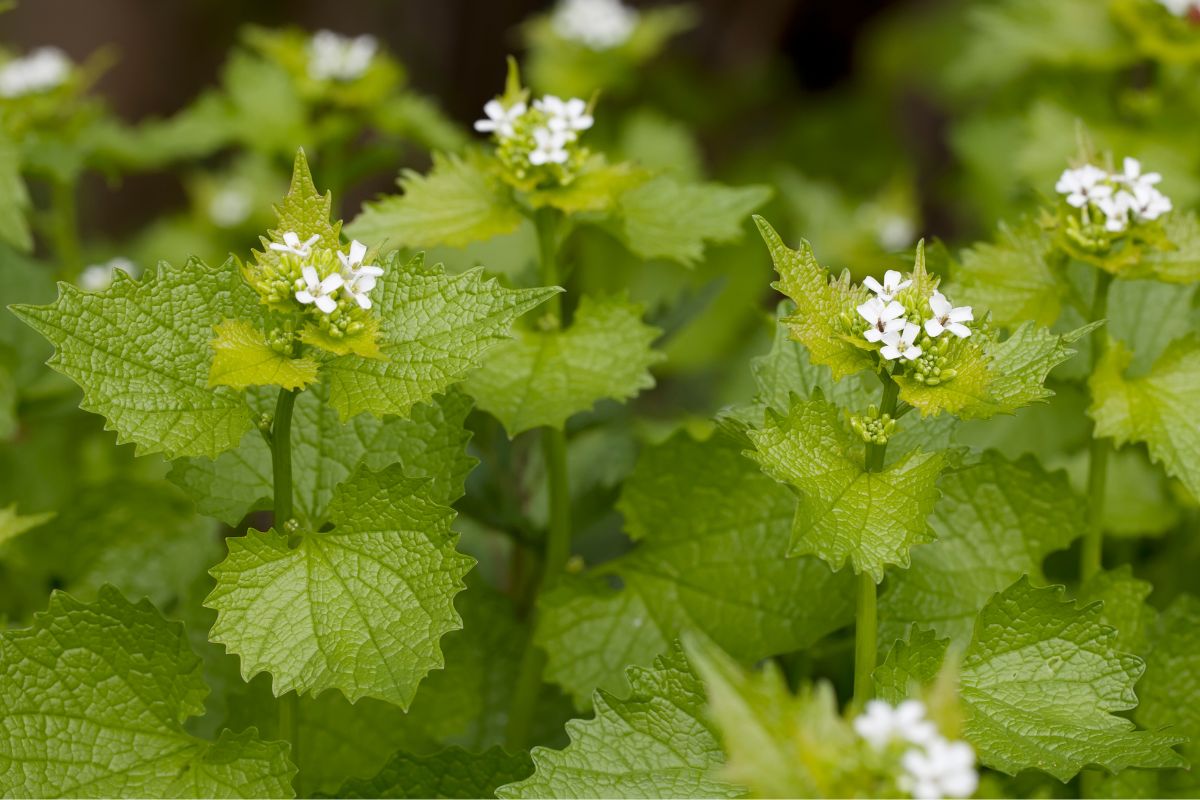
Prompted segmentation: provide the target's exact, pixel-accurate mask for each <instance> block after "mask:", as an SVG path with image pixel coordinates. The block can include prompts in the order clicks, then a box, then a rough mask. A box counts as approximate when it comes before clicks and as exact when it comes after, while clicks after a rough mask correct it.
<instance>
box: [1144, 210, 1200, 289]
mask: <svg viewBox="0 0 1200 800" xmlns="http://www.w3.org/2000/svg"><path fill="white" fill-rule="evenodd" d="M1162 226H1163V233H1164V234H1165V236H1166V238H1167V240H1168V241H1169V242H1170V243H1171V245H1172V247H1170V248H1166V249H1148V250H1147V251H1146V253H1145V254H1144V255H1143V257H1142V258H1141V259H1140V261H1139V262H1138V265H1137V274H1138V275H1139V276H1140V275H1142V274H1143V273H1144V275H1145V277H1148V278H1154V279H1155V280H1160V281H1165V282H1167V283H1195V282H1196V281H1200V219H1197V218H1196V214H1195V213H1194V212H1188V213H1186V214H1184V213H1179V212H1176V213H1174V214H1168V215H1167V217H1166V218H1165V219H1164V220H1163V221H1162Z"/></svg>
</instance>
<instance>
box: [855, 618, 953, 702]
mask: <svg viewBox="0 0 1200 800" xmlns="http://www.w3.org/2000/svg"><path fill="white" fill-rule="evenodd" d="M949 646H950V640H949V639H939V638H938V636H937V634H936V633H934V632H933V631H930V630H924V629H922V628H919V627H918V626H917V625H916V624H914V625H913V626H912V627H911V628H910V629H909V632H908V638H906V639H897V640H895V642H894V643H893V644H892V648H891V649H890V650H888V654H887V658H885V659H884V660H883V663H882V664H880V665H879V666H878V667H876V668H875V671H874V672H873V673H872V677H874V679H875V694H876V696H877V697H878V698H879V699H880V700H886V701H887V702H889V703H891V704H892V705H899V704H900V702H901V701H903V700H906V699H907V698H909V697H913V696H914V695H915V694H916V693H917V690H919V689H921V688H922V687H925V686H928V685H929V684H931V683H933V682H934V681H935V680H936V679H937V677H938V673H939V672H941V669H942V662H944V661H945V659H946V649H947V648H948V647H949Z"/></svg>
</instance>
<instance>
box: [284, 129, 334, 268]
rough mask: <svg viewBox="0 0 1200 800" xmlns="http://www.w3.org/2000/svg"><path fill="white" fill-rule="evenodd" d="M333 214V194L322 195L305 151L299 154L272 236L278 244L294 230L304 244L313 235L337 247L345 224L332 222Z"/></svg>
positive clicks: (297, 152)
mask: <svg viewBox="0 0 1200 800" xmlns="http://www.w3.org/2000/svg"><path fill="white" fill-rule="evenodd" d="M332 212H333V193H332V192H328V191H327V192H325V194H321V193H320V192H318V191H317V187H316V185H315V184H314V183H313V178H312V171H311V170H309V168H308V159H307V158H306V157H305V155H304V150H303V149H301V150H298V151H296V160H295V162H294V163H293V165H292V183H291V185H290V186H289V187H288V193H287V195H286V196H285V197H284V198H283V203H282V204H280V205H278V206H276V207H275V214H276V215H277V216H278V217H279V227H278V228H277V229H276V230H274V231H271V234H272V236H273V237H274V239H275V240H276V241H282V237H283V234H285V233H287V232H288V231H292V232H294V233H296V234H297V235H298V236H299V237H300V241H302V242H303V241H306V240H307V239H308V238H309V237H310V236H320V237H321V239H320V241H321V242H322V243H323V244H324V245H325V246H326V247H336V246H337V244H338V242H339V241H340V240H341V239H340V236H341V229H342V223H341V222H340V221H337V222H331V221H330V219H329V218H330V216H331V214H332Z"/></svg>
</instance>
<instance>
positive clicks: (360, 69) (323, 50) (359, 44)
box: [308, 31, 379, 81]
mask: <svg viewBox="0 0 1200 800" xmlns="http://www.w3.org/2000/svg"><path fill="white" fill-rule="evenodd" d="M378 47H379V43H378V42H377V41H376V40H375V37H374V36H370V35H367V34H363V35H362V36H342V35H341V34H340V33H334V32H333V31H317V32H316V33H314V34H313V37H312V38H311V39H309V41H308V77H310V78H312V79H313V80H317V81H327V80H335V81H352V80H356V79H358V78H360V77H362V75H363V73H365V72H366V71H367V68H368V67H370V66H371V59H373V58H374V57H375V51H376V50H377V49H378Z"/></svg>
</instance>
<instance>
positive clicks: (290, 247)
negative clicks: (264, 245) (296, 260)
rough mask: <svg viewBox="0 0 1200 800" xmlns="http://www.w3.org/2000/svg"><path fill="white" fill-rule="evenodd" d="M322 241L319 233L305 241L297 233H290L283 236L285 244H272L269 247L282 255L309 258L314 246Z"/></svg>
mask: <svg viewBox="0 0 1200 800" xmlns="http://www.w3.org/2000/svg"><path fill="white" fill-rule="evenodd" d="M320 239H321V235H320V234H319V233H314V234H313V235H312V236H310V237H308V239H307V240H305V241H303V242H302V241H300V236H299V234H297V233H296V232H295V231H288V232H287V233H285V234H284V235H283V244H280V243H279V242H271V243H270V244H269V245H268V247H270V248H271V249H272V250H278V251H279V252H281V253H291V254H292V255H296V256H300V258H307V257H308V254H309V252H310V251H311V250H312V246H313V245H314V244H316V243H317V242H318V241H319V240H320Z"/></svg>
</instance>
